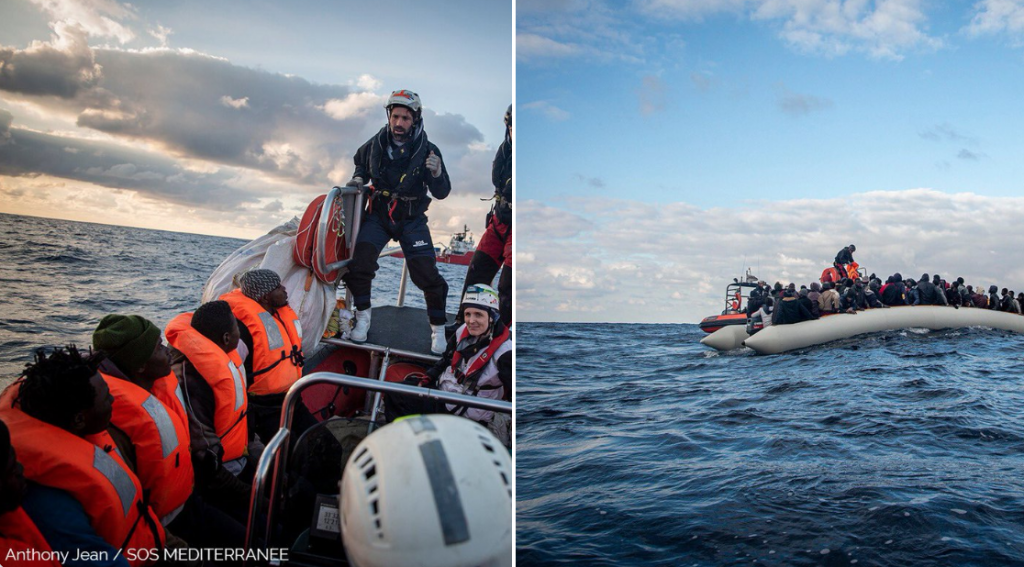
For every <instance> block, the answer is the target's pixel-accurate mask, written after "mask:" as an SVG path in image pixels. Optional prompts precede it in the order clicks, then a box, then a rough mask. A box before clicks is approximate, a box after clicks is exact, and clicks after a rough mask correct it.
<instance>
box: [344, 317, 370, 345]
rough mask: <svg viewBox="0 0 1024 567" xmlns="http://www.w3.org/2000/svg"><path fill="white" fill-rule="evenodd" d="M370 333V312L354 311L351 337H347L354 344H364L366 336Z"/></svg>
mask: <svg viewBox="0 0 1024 567" xmlns="http://www.w3.org/2000/svg"><path fill="white" fill-rule="evenodd" d="M369 332H370V310H369V309H362V310H357V311H356V324H355V326H354V327H352V335H351V336H350V337H349V340H351V341H352V342H354V343H365V342H366V334H367V333H369Z"/></svg>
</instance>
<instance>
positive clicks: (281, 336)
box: [220, 289, 302, 396]
mask: <svg viewBox="0 0 1024 567" xmlns="http://www.w3.org/2000/svg"><path fill="white" fill-rule="evenodd" d="M220 298H221V299H222V300H224V301H227V302H228V304H229V305H231V311H232V312H233V313H234V314H235V317H237V318H238V320H239V321H241V322H242V323H243V324H244V325H245V327H246V328H247V329H249V334H250V335H252V351H253V352H252V376H251V378H252V385H250V386H249V393H250V394H252V395H254V396H266V395H269V394H280V393H283V392H287V391H288V388H290V387H291V385H292V384H294V383H295V381H296V380H298V379H299V378H301V377H302V367H301V366H300V364H301V356H302V325H301V324H300V323H299V316H298V315H296V314H295V311H292V308H291V307H289V306H287V305H285V306H284V307H280V308H278V309H277V313H275V314H273V315H271V314H270V312H269V311H267V310H266V309H264V308H263V306H261V305H260V304H259V303H256V302H255V301H253V300H251V299H249V298H248V297H246V296H245V295H243V294H242V290H240V289H236V290H233V291H230V292H228V293H225V294H224V295H222V296H220Z"/></svg>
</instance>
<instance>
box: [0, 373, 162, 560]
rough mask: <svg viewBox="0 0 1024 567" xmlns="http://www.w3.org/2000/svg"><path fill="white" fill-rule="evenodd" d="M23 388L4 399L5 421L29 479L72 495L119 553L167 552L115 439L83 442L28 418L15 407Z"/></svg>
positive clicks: (100, 436) (1, 413) (0, 413)
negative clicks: (123, 550)
mask: <svg viewBox="0 0 1024 567" xmlns="http://www.w3.org/2000/svg"><path fill="white" fill-rule="evenodd" d="M20 387H21V385H20V383H15V384H12V385H11V386H10V387H9V388H7V389H6V390H5V391H4V392H3V394H2V395H0V419H3V421H4V422H5V423H6V424H7V426H8V428H9V429H10V430H11V444H12V445H13V446H14V450H15V451H16V452H17V454H18V460H19V461H20V462H21V464H22V465H23V466H24V467H25V478H27V479H28V480H31V481H32V482H35V483H37V484H41V485H44V486H49V487H52V488H56V489H59V490H63V491H65V492H67V493H68V494H70V495H71V496H73V497H74V498H75V499H76V500H78V502H79V503H80V504H81V505H82V508H83V509H84V510H85V513H86V515H87V516H88V517H89V524H90V525H91V526H92V528H93V530H95V531H96V534H97V535H99V536H100V537H102V538H103V539H104V540H105V541H106V542H107V543H109V544H110V545H111V546H113V547H114V548H117V549H158V548H163V546H164V537H165V536H164V530H163V527H162V526H161V525H160V522H159V520H158V519H157V516H156V515H155V513H154V512H153V511H152V510H151V509H150V508H149V507H148V506H147V505H146V503H145V502H144V501H143V499H142V497H143V492H142V485H141V484H140V482H139V479H138V478H136V476H135V475H134V474H132V472H131V469H129V468H128V465H126V464H125V462H124V461H123V460H122V459H121V456H120V455H119V454H118V453H117V451H116V449H115V448H114V447H115V445H114V440H113V439H112V438H111V437H110V435H109V434H108V433H107V432H106V431H104V432H101V433H97V434H95V435H90V436H89V439H83V438H81V437H78V436H77V435H74V434H72V433H70V432H68V431H65V430H63V429H61V428H59V427H56V426H54V425H50V424H48V423H45V422H43V421H40V420H38V419H36V418H34V417H32V416H30V415H28V414H26V413H25V412H23V411H21V408H20V407H18V406H17V405H15V404H14V400H15V399H17V396H18V390H19V389H20ZM140 555H145V554H140ZM129 562H130V563H131V564H132V565H141V564H144V562H143V561H141V560H138V559H136V560H134V561H129Z"/></svg>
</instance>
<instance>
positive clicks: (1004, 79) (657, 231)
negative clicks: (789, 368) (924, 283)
mask: <svg viewBox="0 0 1024 567" xmlns="http://www.w3.org/2000/svg"><path fill="white" fill-rule="evenodd" d="M516 18H517V32H516V34H517V35H516V61H517V78H516V80H517V83H516V92H517V108H518V109H519V113H518V117H517V131H516V134H517V140H516V144H517V146H516V151H517V156H516V160H517V166H516V167H517V171H516V175H517V177H516V180H517V182H516V198H517V209H516V210H517V213H516V214H517V222H518V226H517V235H518V236H517V256H516V262H517V281H516V285H517V298H516V299H517V317H519V318H520V319H521V320H534V321H550V320H561V321H615V322H620V321H621V322H689V323H693V322H697V321H699V320H700V319H701V318H703V317H704V316H706V315H710V314H715V313H718V312H719V311H720V310H721V309H722V303H723V297H724V288H725V285H726V284H727V283H728V282H730V281H732V278H734V277H739V276H740V275H741V274H742V273H743V271H744V270H745V269H746V268H748V267H750V268H753V271H754V272H755V273H756V274H757V275H759V276H760V277H761V278H762V279H765V280H769V281H771V282H774V281H777V280H781V281H783V282H784V283H785V282H789V281H793V282H798V283H809V282H810V281H812V280H813V279H816V278H817V276H818V275H819V274H820V273H821V270H822V269H823V268H825V267H826V266H828V265H830V264H831V261H832V259H833V258H834V256H835V254H836V252H837V251H838V250H839V249H840V248H841V247H843V246H845V245H847V244H850V243H855V244H856V245H857V253H856V254H855V257H856V259H857V260H858V262H860V264H861V265H862V266H863V267H865V268H867V269H868V270H869V271H871V272H876V273H878V274H880V275H882V276H883V279H884V277H885V276H887V275H889V274H891V273H893V272H895V271H900V272H902V273H903V274H904V275H908V276H912V277H915V278H916V277H918V276H920V275H921V273H922V272H928V273H936V272H938V273H940V274H941V275H943V276H948V277H956V276H963V277H965V278H966V279H967V281H968V283H972V282H973V283H974V284H977V285H984V286H986V287H987V286H988V285H989V284H990V283H996V284H999V285H1000V287H1002V286H1008V287H1011V288H1015V289H1017V290H1024V262H1022V255H1021V252H1020V242H1022V241H1024V222H1021V219H1022V218H1024V191H1022V180H1024V134H1022V133H1024V112H1022V111H1021V102H1020V101H1021V100H1022V99H1024V0H982V1H964V2H961V1H957V2H939V1H935V0H842V1H840V0H700V1H698V0H634V1H631V2H604V1H598V0H559V1H545V0H519V2H518V3H517V14H516Z"/></svg>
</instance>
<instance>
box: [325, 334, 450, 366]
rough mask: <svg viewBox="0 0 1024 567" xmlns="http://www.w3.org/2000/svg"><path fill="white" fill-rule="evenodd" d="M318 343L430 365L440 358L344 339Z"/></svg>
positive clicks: (326, 340)
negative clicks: (388, 355) (398, 357)
mask: <svg viewBox="0 0 1024 567" xmlns="http://www.w3.org/2000/svg"><path fill="white" fill-rule="evenodd" d="M320 342H321V343H323V344H329V345H335V346H343V347H353V348H357V349H361V350H366V351H369V352H377V353H380V354H385V353H388V352H390V353H391V354H392V355H393V356H400V357H402V358H412V359H415V360H421V361H423V362H430V363H434V362H437V361H438V360H439V359H440V358H441V357H439V356H437V355H434V354H423V353H421V352H414V351H411V350H401V349H396V348H391V347H386V346H381V345H372V344H369V343H354V342H352V341H348V340H345V339H320Z"/></svg>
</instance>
